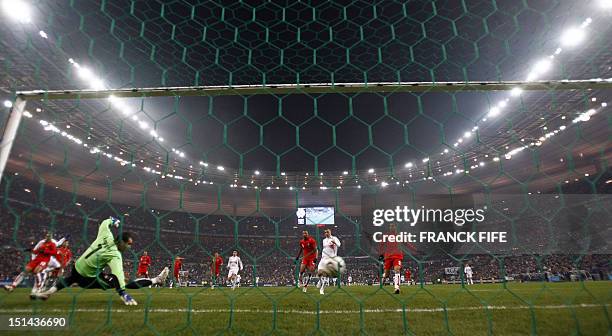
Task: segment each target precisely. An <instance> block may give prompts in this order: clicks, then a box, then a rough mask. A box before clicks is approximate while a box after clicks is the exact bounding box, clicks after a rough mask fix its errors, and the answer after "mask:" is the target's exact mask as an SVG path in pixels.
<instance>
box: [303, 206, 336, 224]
mask: <svg viewBox="0 0 612 336" xmlns="http://www.w3.org/2000/svg"><path fill="white" fill-rule="evenodd" d="M296 215H297V221H298V222H297V223H298V224H302V225H333V224H334V207H304V208H298V209H297V211H296Z"/></svg>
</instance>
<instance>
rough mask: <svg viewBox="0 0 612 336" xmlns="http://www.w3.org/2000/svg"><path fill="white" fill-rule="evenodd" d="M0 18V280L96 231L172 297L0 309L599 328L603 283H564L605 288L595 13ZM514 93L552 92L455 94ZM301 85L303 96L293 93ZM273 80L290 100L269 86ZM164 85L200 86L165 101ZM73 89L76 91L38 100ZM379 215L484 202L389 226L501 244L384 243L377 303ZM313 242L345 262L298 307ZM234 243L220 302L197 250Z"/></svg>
mask: <svg viewBox="0 0 612 336" xmlns="http://www.w3.org/2000/svg"><path fill="white" fill-rule="evenodd" d="M15 3H17V1H15V2H11V1H5V2H3V6H4V7H3V8H4V9H5V12H4V13H3V15H6V20H3V21H2V23H0V37H1V38H0V45H1V47H2V50H3V53H2V54H1V55H0V62H1V63H2V70H1V71H0V82H1V83H2V84H1V87H2V91H0V92H1V93H0V95H1V96H2V98H3V99H2V100H5V99H6V100H7V102H8V103H6V104H5V107H4V108H3V119H2V125H3V127H5V126H6V125H7V124H8V120H9V111H10V108H9V107H10V104H9V103H11V102H15V100H16V99H17V97H21V98H23V99H27V104H26V107H25V112H24V113H23V118H22V120H21V124H20V126H19V130H18V133H17V137H16V139H15V141H14V142H12V148H10V158H9V161H8V164H7V168H6V170H5V171H4V174H3V176H2V184H1V185H0V190H1V192H2V194H1V195H0V197H1V200H2V211H1V212H0V213H1V217H2V221H1V223H0V225H1V230H0V244H2V249H3V250H2V251H3V253H4V254H5V256H8V257H6V258H2V262H1V268H0V274H2V275H3V277H2V278H3V279H4V280H5V281H6V283H7V284H8V283H10V282H11V281H12V278H13V276H14V275H15V274H17V273H18V272H20V271H21V270H22V269H23V267H24V266H25V265H26V264H27V263H28V262H29V261H30V253H29V252H28V251H29V249H31V248H32V245H33V244H34V243H35V242H37V241H38V240H40V239H42V238H43V237H44V234H45V233H46V232H52V233H53V234H54V236H55V238H56V239H57V238H61V237H63V236H66V235H70V238H69V241H70V247H71V249H72V251H73V253H74V255H75V257H79V256H80V255H81V254H83V252H84V251H85V249H87V247H88V246H89V245H90V244H91V242H92V241H93V240H94V239H95V238H96V234H97V232H98V226H99V223H100V222H101V221H103V220H104V219H106V218H108V217H109V216H113V217H116V218H119V219H120V220H121V222H122V224H121V227H120V231H130V232H133V233H134V235H135V239H134V246H133V248H132V249H131V250H129V251H128V252H126V253H124V256H123V258H124V270H125V273H126V274H125V277H126V278H127V279H134V278H136V277H137V273H138V265H139V260H140V257H141V255H142V253H143V251H145V250H146V251H147V252H148V254H149V255H150V256H151V257H152V258H153V261H152V266H151V267H150V269H149V272H150V274H151V276H155V275H157V273H158V272H160V271H161V270H162V269H163V267H166V266H168V267H169V268H170V273H171V274H170V278H174V277H173V275H174V273H175V271H176V274H178V275H179V276H180V277H181V278H182V280H181V285H183V286H177V285H178V281H177V279H172V280H169V281H168V283H167V284H166V285H169V284H170V283H171V284H172V286H173V287H174V288H173V289H172V292H168V291H169V290H168V289H156V288H151V289H148V288H144V289H142V290H139V291H137V292H136V291H132V292H130V293H131V294H133V296H135V298H136V299H137V300H138V301H139V303H140V306H139V308H138V309H134V310H128V309H122V308H121V309H120V308H118V307H117V306H116V305H117V303H118V301H117V298H116V295H114V294H113V293H110V292H111V291H107V292H104V293H105V294H104V296H100V295H98V294H95V295H94V294H92V293H96V292H94V291H85V290H78V289H66V293H67V294H62V295H63V296H60V295H59V294H58V297H52V298H51V299H49V301H48V302H40V301H33V302H32V303H30V302H25V301H23V297H24V296H23V295H21V296H19V295H20V294H13V295H11V296H8V295H6V296H4V295H2V296H0V302H2V306H3V308H1V309H0V312H2V313H11V312H18V311H20V312H38V313H40V312H42V313H49V314H50V313H54V312H55V313H57V312H61V313H62V314H64V313H65V314H67V315H68V316H69V317H70V321H71V323H72V324H71V325H72V326H73V327H78V328H79V330H84V331H87V332H91V333H93V334H108V333H137V332H138V331H140V332H142V333H145V334H148V333H155V334H168V333H185V334H189V333H194V334H213V333H215V334H216V333H231V334H234V333H235V334H253V333H258V334H261V333H280V334H283V333H302V334H303V333H324V334H357V333H364V334H366V333H367V334H380V333H383V332H388V331H389V330H397V331H398V332H401V333H404V334H419V335H420V334H441V333H448V334H508V333H512V332H518V333H532V334H549V333H575V334H606V333H610V332H611V330H612V325H611V323H610V316H609V312H608V308H609V304H610V294H611V292H610V288H609V282H602V283H596V282H590V281H586V280H587V279H588V280H608V279H609V277H610V266H611V265H610V246H609V244H610V243H609V242H610V241H612V239H611V238H612V236H611V235H610V212H611V210H612V209H611V208H610V205H611V204H612V202H610V199H609V197H608V195H609V193H610V183H611V178H612V174H611V171H610V168H609V166H608V162H609V157H610V155H611V152H610V146H609V142H610V140H609V139H610V130H611V119H610V113H609V111H610V110H609V107H608V105H607V102H609V101H610V100H611V90H610V88H609V86H607V85H609V83H610V77H612V76H611V74H612V70H611V67H610V50H612V40H611V39H610V38H609V36H611V35H612V28H611V27H612V26H610V24H609V23H608V22H609V20H610V16H611V12H610V11H609V10H604V9H601V8H603V7H600V4H599V2H597V1H593V2H576V1H533V2H531V1H523V2H518V1H506V2H500V1H469V2H465V1H437V2H407V3H404V2H395V1H382V2H376V3H372V2H368V1H338V2H321V3H318V2H313V3H310V2H291V1H290V2H257V1H240V2H235V3H234V2H225V1H220V2H219V1H214V2H208V1H199V2H188V1H172V2H156V1H145V2H136V1H111V2H106V1H102V2H97V1H60V2H51V3H43V2H40V3H39V2H30V3H28V2H24V3H25V6H26V7H25V8H27V9H28V10H27V11H26V10H20V11H11V10H6V8H9V9H10V8H11V7H10V6H11V5H14V4H15ZM602 3H603V2H602ZM572 29H573V30H572ZM537 80H557V81H559V82H550V83H547V82H542V83H540V84H538V85H539V86H538V87H537V88H535V87H534V89H535V90H529V91H528V90H523V91H522V89H526V88H527V86H521V85H513V84H512V83H510V84H508V86H507V87H506V90H499V89H493V88H488V87H487V88H485V87H483V88H482V89H481V90H479V89H477V88H474V87H472V88H470V90H467V89H465V90H464V89H462V86H461V85H467V84H470V83H474V82H476V81H493V82H497V81H506V82H511V81H529V82H533V81H537ZM564 80H568V81H576V80H589V81H587V82H583V83H580V84H579V85H576V86H574V87H572V88H567V87H564V86H563V84H562V81H564ZM378 82H385V83H397V85H398V86H396V87H395V89H383V88H382V87H378V88H377V86H376V83H378ZM403 82H427V83H426V86H425V87H424V88H420V89H409V85H406V86H402V85H401V83H403ZM441 82H461V83H463V84H461V83H455V84H453V85H447V84H443V83H441ZM313 83H324V84H319V85H322V87H324V88H325V89H324V91H325V92H309V91H308V89H307V87H308V85H309V84H313ZM343 83H357V84H359V85H364V86H367V85H370V84H372V87H373V88H369V89H367V92H366V90H365V89H363V88H358V89H348V90H344V89H342V87H343ZM282 84H290V85H295V86H294V87H292V88H291V89H290V90H287V91H286V92H275V91H274V92H273V90H272V89H271V88H272V87H274V86H277V85H282ZM239 85H252V86H255V87H256V88H257V90H255V91H254V92H242V91H236V89H235V88H234V89H233V88H232V87H235V86H239ZM173 86H174V87H191V86H207V87H210V86H219V87H218V88H217V90H216V91H215V92H213V93H207V94H204V93H203V91H204V88H202V87H199V88H197V87H192V88H187V89H185V88H182V89H179V88H174V89H167V90H164V89H163V88H167V87H173ZM131 88H138V89H135V90H129V89H131ZM145 88H160V89H159V91H160V92H161V93H160V94H159V95H157V96H152V95H151V94H150V93H151V92H152V90H148V89H145ZM82 89H88V90H97V91H98V93H97V94H96V95H97V96H96V97H94V98H92V97H90V96H87V95H86V94H84V93H83V94H81V93H79V92H78V91H76V93H73V94H70V95H68V94H67V93H65V94H63V93H61V92H57V91H55V90H62V91H73V90H82ZM111 89H126V92H132V93H131V94H130V97H121V95H120V94H119V93H117V96H114V95H112V93H113V92H111V91H106V90H111ZM32 90H40V91H37V92H38V94H34V93H32V92H29V93H28V94H23V92H25V91H32ZM50 92H53V94H51V93H50ZM100 92H101V93H103V94H101V93H100ZM15 105H17V104H15ZM2 148H7V142H5V138H3V146H2ZM396 205H401V206H404V205H405V206H408V207H410V208H412V209H419V208H421V209H427V208H431V209H438V208H439V209H453V210H454V211H456V210H457V209H463V208H471V209H482V210H484V211H485V219H486V220H485V221H483V222H474V221H469V223H466V224H465V225H464V224H461V225H459V224H457V222H456V221H455V222H454V223H452V221H451V223H449V221H447V220H432V221H430V222H428V223H419V224H416V225H414V226H411V225H410V223H406V222H405V221H404V222H401V221H396V222H397V224H398V231H411V230H412V232H416V233H417V234H418V233H419V231H428V232H434V233H439V232H464V233H471V232H475V233H477V234H478V233H480V232H493V231H494V232H506V233H507V239H508V242H507V243H500V242H496V241H482V242H478V243H452V242H447V243H440V242H437V243H432V242H415V243H402V244H399V249H401V252H402V253H403V255H404V257H403V265H402V266H403V268H402V271H401V278H402V280H401V281H402V293H401V294H400V295H394V294H393V286H385V285H384V284H383V282H382V281H381V275H382V273H383V265H382V264H383V263H382V262H381V261H380V260H379V255H380V254H381V252H380V251H381V244H379V243H376V242H374V241H373V237H374V234H375V233H376V232H377V231H384V232H386V231H388V226H387V223H385V225H384V226H382V227H378V226H375V225H373V222H374V218H373V216H374V210H376V209H395V206H396ZM314 206H329V207H333V208H334V213H335V215H334V216H333V218H334V223H333V224H328V225H303V224H299V219H298V217H299V214H298V215H296V212H299V211H298V210H299V209H300V208H304V207H314ZM454 214H456V212H454ZM386 221H389V220H386ZM423 222H425V221H423ZM328 228H329V229H331V230H332V232H333V234H334V235H336V236H338V237H339V239H340V240H341V242H342V245H341V247H340V250H339V251H340V252H339V255H340V256H342V257H343V258H344V260H345V262H346V273H345V274H343V275H342V276H341V277H339V278H338V280H337V281H336V282H335V285H334V283H332V286H330V288H328V290H327V293H326V295H324V296H319V294H318V293H317V289H316V288H311V289H310V291H309V293H308V294H304V295H302V292H301V289H299V288H298V287H297V279H298V277H299V265H300V262H299V261H296V260H295V256H296V254H297V251H298V248H299V245H298V240H299V239H300V238H301V235H302V230H304V229H307V230H308V231H309V232H310V234H311V235H312V236H313V237H314V238H315V239H316V241H317V243H318V244H319V248H321V245H320V244H321V242H322V239H323V230H324V229H328ZM414 230H417V231H414ZM382 246H385V245H384V244H382ZM234 249H235V250H237V251H239V253H240V255H241V258H242V261H243V263H244V266H245V267H244V270H243V272H242V280H241V281H242V288H240V289H239V290H238V291H231V290H229V289H228V288H227V287H226V286H223V285H226V284H227V283H226V282H225V280H223V281H221V282H222V286H221V287H220V288H218V290H216V291H209V290H208V288H209V287H210V286H211V280H212V278H213V274H212V271H211V260H212V259H211V258H212V257H213V255H214V253H215V252H218V253H219V254H221V255H222V256H223V258H224V261H225V263H227V257H229V255H231V252H232V250H234ZM177 257H183V258H185V259H184V262H183V266H182V268H181V269H180V270H179V269H178V268H177V267H176V266H175V263H174V260H175V259H176V258H177ZM318 261H319V259H317V262H318ZM468 264H469V265H470V266H471V267H472V268H473V270H474V276H473V280H474V281H475V282H476V285H474V286H472V285H471V284H468V283H469V281H468V279H467V278H466V273H465V268H466V265H468ZM406 270H410V272H411V274H410V276H409V275H408V274H407V273H405V271H406ZM224 272H225V269H224V270H223V271H222V277H223V278H225V274H224ZM392 277H393V276H392ZM349 278H350V285H349ZM410 280H411V281H410ZM570 280H571V281H572V283H561V284H556V283H553V282H563V281H570ZM574 281H578V282H576V283H573V282H574ZM314 282H315V281H314V280H313V285H314ZM518 282H526V284H518ZM409 284H410V285H411V286H410V287H409V286H408V285H409ZM438 284H445V285H438ZM479 286H480V287H479ZM274 287H275V288H274ZM310 287H314V286H310ZM204 289H206V290H204ZM311 292H314V294H312V293H311ZM24 293H25V292H24ZM315 294H316V295H315ZM92 295H93V296H92ZM96 295H97V296H96ZM113 305H115V306H113ZM143 306H144V307H143ZM75 330H76V329H75Z"/></svg>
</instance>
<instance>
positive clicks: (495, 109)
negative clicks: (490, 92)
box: [487, 107, 499, 117]
mask: <svg viewBox="0 0 612 336" xmlns="http://www.w3.org/2000/svg"><path fill="white" fill-rule="evenodd" d="M498 114H499V107H492V108H491V109H490V110H489V114H487V116H489V117H495V116H496V115H498Z"/></svg>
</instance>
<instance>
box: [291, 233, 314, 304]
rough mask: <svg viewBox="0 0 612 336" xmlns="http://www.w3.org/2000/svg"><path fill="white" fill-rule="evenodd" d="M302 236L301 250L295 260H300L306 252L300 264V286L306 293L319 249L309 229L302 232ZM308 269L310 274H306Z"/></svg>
mask: <svg viewBox="0 0 612 336" xmlns="http://www.w3.org/2000/svg"><path fill="white" fill-rule="evenodd" d="M302 237H303V238H302V239H301V240H300V251H299V252H298V255H297V257H296V258H295V261H298V260H299V259H300V254H302V252H304V257H302V263H301V264H300V277H299V278H298V286H301V287H302V291H303V292H304V293H306V291H307V288H308V283H309V282H310V278H311V277H312V275H313V272H314V270H315V261H316V259H317V257H318V256H319V250H318V249H317V241H316V240H315V239H314V238H312V237H311V236H310V235H309V234H308V231H306V230H304V231H303V232H302ZM307 269H308V273H309V274H305V273H306V270H307Z"/></svg>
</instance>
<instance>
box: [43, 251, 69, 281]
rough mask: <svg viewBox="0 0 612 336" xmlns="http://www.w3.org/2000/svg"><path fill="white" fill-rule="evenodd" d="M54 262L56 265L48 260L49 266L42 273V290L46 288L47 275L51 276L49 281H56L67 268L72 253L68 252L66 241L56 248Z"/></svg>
mask: <svg viewBox="0 0 612 336" xmlns="http://www.w3.org/2000/svg"><path fill="white" fill-rule="evenodd" d="M55 260H56V261H57V263H56V264H53V263H52V260H50V261H49V266H47V268H46V269H45V270H44V271H43V281H42V284H43V285H42V288H46V287H47V282H48V279H49V275H51V277H50V279H57V278H58V277H60V276H62V275H64V270H65V269H66V267H68V264H69V263H70V261H72V251H70V244H69V243H68V241H67V240H64V241H63V243H62V244H61V245H60V246H59V247H58V248H57V252H56V254H55Z"/></svg>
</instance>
